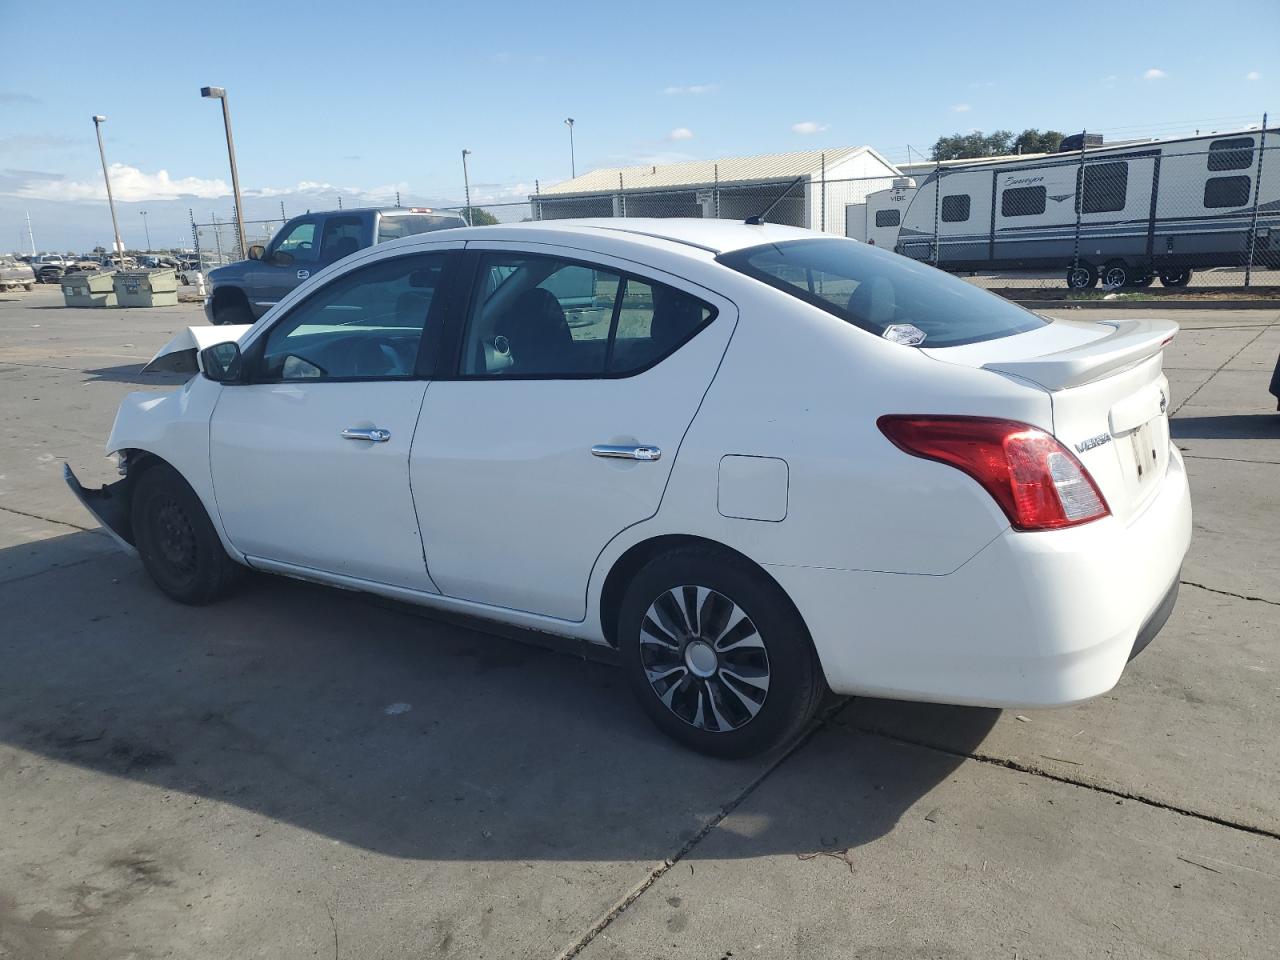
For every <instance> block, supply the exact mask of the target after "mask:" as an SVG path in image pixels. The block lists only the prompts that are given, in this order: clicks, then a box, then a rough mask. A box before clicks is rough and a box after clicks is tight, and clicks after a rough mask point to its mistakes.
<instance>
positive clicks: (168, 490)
mask: <svg viewBox="0 0 1280 960" xmlns="http://www.w3.org/2000/svg"><path fill="white" fill-rule="evenodd" d="M131 520H132V525H133V540H134V546H136V547H137V548H138V555H139V556H140V557H141V558H142V565H143V567H144V568H145V569H146V571H147V573H148V574H150V575H151V579H152V580H154V581H155V583H156V586H158V587H159V588H160V589H161V590H162V591H164V592H165V593H166V594H167V595H168V596H170V597H172V598H173V599H174V600H177V601H178V602H179V603H189V604H204V603H209V602H211V601H212V600H215V599H217V598H218V597H219V596H220V595H221V594H223V593H225V592H226V590H227V588H228V587H230V586H231V584H232V583H233V582H234V581H235V580H236V579H237V577H238V575H239V574H240V572H241V570H242V569H243V568H241V567H240V565H239V564H237V563H236V562H235V561H234V560H232V559H231V558H230V557H229V556H227V552H226V551H225V550H224V549H223V548H222V541H221V540H219V539H218V534H217V531H215V530H214V529H213V524H212V522H210V520H209V515H208V514H207V513H205V509H204V505H203V504H201V502H200V498H199V497H198V496H196V492H195V491H194V490H192V489H191V487H190V485H189V484H188V483H187V481H186V480H184V479H183V478H182V476H181V475H180V474H179V473H178V472H177V471H176V470H174V469H173V468H172V467H170V466H169V465H168V464H163V463H162V464H156V465H154V466H152V467H151V468H149V469H147V470H146V471H145V472H144V473H143V474H142V476H140V477H139V478H138V480H137V482H136V483H135V484H134V487H133V503H132V505H131Z"/></svg>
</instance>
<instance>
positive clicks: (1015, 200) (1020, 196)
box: [1000, 187, 1045, 217]
mask: <svg viewBox="0 0 1280 960" xmlns="http://www.w3.org/2000/svg"><path fill="white" fill-rule="evenodd" d="M1044 200H1045V190H1044V187H1010V188H1009V189H1008V190H1006V191H1005V192H1004V193H1002V194H1001V195H1000V215H1001V216H1002V217H1034V216H1035V215H1036V214H1040V213H1044Z"/></svg>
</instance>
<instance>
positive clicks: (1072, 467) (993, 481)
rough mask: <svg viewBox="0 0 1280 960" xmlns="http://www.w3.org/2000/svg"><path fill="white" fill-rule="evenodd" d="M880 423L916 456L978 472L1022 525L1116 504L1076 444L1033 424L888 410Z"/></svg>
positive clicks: (1069, 518) (1103, 512)
mask: <svg viewBox="0 0 1280 960" xmlns="http://www.w3.org/2000/svg"><path fill="white" fill-rule="evenodd" d="M876 424H877V425H878V426H879V427H880V431H881V432H882V433H883V434H884V435H885V436H886V437H888V438H889V439H890V440H892V441H893V442H894V443H895V444H896V445H897V446H898V447H900V448H901V449H903V450H905V451H906V452H907V453H909V454H911V455H912V456H916V457H923V458H924V459H926V460H937V461H938V462H939V463H945V464H948V465H950V466H953V467H955V468H956V469H958V470H963V471H964V472H965V473H967V474H968V475H969V476H971V477H973V479H975V480H977V481H978V482H979V483H980V484H982V486H983V489H985V490H986V491H987V493H989V494H991V496H992V497H994V498H995V501H996V503H998V504H1000V509H1002V510H1003V511H1004V512H1005V515H1006V516H1007V517H1008V518H1009V522H1010V523H1012V524H1013V525H1014V526H1015V527H1017V528H1018V529H1019V530H1054V529H1057V528H1060V527H1072V526H1075V525H1076V524H1080V523H1088V522H1089V521H1090V520H1097V519H1098V518H1099V517H1105V516H1107V515H1108V514H1109V513H1110V512H1111V511H1110V510H1109V509H1108V508H1107V501H1106V500H1104V499H1103V497H1102V492H1101V491H1100V490H1099V489H1098V485H1097V484H1096V483H1094V482H1093V477H1091V476H1089V471H1088V470H1086V469H1085V468H1084V466H1083V465H1082V464H1081V463H1080V461H1079V460H1077V459H1076V458H1075V457H1074V456H1073V455H1072V453H1071V451H1070V450H1068V449H1067V448H1066V447H1064V446H1063V445H1062V444H1061V443H1059V442H1058V441H1057V440H1056V439H1054V438H1053V437H1052V436H1050V435H1049V434H1047V433H1045V432H1044V431H1043V430H1040V429H1038V428H1036V427H1033V426H1031V425H1029V424H1026V423H1018V422H1016V421H1013V420H996V419H991V418H988V417H926V416H885V417H881V418H880V419H879V420H877V421H876Z"/></svg>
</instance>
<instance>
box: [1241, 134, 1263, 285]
mask: <svg viewBox="0 0 1280 960" xmlns="http://www.w3.org/2000/svg"><path fill="white" fill-rule="evenodd" d="M1266 152H1267V115H1266V114H1265V113H1264V114H1263V115H1262V134H1261V136H1259V137H1258V172H1257V173H1256V174H1255V175H1254V178H1253V219H1252V220H1251V221H1250V222H1249V259H1247V260H1246V261H1245V262H1244V285H1245V286H1246V287H1247V286H1248V285H1249V276H1250V274H1251V273H1252V271H1253V251H1254V243H1255V241H1256V240H1257V237H1258V195H1259V194H1260V193H1261V192H1262V157H1263V155H1264V154H1265V153H1266Z"/></svg>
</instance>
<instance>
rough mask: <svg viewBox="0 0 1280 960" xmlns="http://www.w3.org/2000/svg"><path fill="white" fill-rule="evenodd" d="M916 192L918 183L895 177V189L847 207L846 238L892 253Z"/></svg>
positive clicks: (879, 192)
mask: <svg viewBox="0 0 1280 960" xmlns="http://www.w3.org/2000/svg"><path fill="white" fill-rule="evenodd" d="M915 193H916V182H915V180H913V179H912V178H911V177H894V179H893V186H891V187H889V188H888V189H887V190H877V191H875V192H874V193H869V194H867V196H866V197H865V198H864V199H863V200H862V201H861V202H860V203H848V204H845V208H844V235H845V236H846V237H852V238H853V239H855V240H861V241H862V242H863V243H870V244H873V245H875V246H878V247H883V248H884V249H886V250H892V249H893V248H894V244H896V243H897V242H898V228H899V227H900V226H901V225H902V215H903V214H904V213H905V212H906V209H907V207H908V206H909V205H910V203H911V198H912V197H914V196H915Z"/></svg>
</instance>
